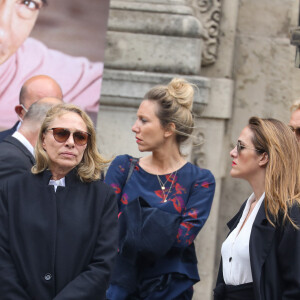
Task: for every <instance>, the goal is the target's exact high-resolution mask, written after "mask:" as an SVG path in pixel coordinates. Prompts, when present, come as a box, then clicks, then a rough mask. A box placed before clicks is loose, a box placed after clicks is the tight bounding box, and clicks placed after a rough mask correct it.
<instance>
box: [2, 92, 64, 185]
mask: <svg viewBox="0 0 300 300" xmlns="http://www.w3.org/2000/svg"><path fill="white" fill-rule="evenodd" d="M61 103H63V102H62V100H61V99H58V98H43V99H41V100H39V101H37V102H35V103H33V104H32V105H31V106H30V108H29V109H28V112H27V113H26V115H25V116H24V119H23V122H22V124H21V126H20V128H19V129H18V131H16V132H14V133H13V135H12V136H7V137H6V138H5V139H4V140H3V142H2V143H0V181H2V180H7V179H9V178H10V177H11V176H15V175H16V174H20V173H23V172H29V171H30V169H31V167H32V166H33V165H34V163H35V159H34V147H35V144H36V141H37V139H38V134H39V130H40V128H41V125H42V123H43V121H44V119H45V116H46V114H47V111H48V110H49V109H50V108H51V107H52V106H54V105H58V104H61Z"/></svg>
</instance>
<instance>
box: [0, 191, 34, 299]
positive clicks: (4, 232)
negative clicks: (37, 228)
mask: <svg viewBox="0 0 300 300" xmlns="http://www.w3.org/2000/svg"><path fill="white" fill-rule="evenodd" d="M8 233H9V225H8V205H7V201H6V197H5V193H4V191H3V188H0V282H1V284H0V295H1V296H0V298H1V299H14V300H32V298H31V297H30V296H29V295H28V293H27V292H26V291H25V289H24V288H23V286H22V284H21V281H20V278H19V275H18V273H17V270H16V267H15V264H14V262H13V259H12V257H11V254H10V248H9V236H8Z"/></svg>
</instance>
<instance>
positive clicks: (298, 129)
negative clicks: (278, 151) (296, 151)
mask: <svg viewBox="0 0 300 300" xmlns="http://www.w3.org/2000/svg"><path fill="white" fill-rule="evenodd" d="M290 110H291V118H290V122H289V126H290V127H291V129H292V130H293V131H294V133H295V135H296V138H297V140H298V142H299V143H300V100H296V101H295V102H294V103H293V105H292V106H291V108H290Z"/></svg>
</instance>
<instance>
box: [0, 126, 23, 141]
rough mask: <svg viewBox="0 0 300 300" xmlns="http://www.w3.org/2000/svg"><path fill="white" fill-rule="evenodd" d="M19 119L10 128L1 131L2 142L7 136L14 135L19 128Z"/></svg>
mask: <svg viewBox="0 0 300 300" xmlns="http://www.w3.org/2000/svg"><path fill="white" fill-rule="evenodd" d="M19 123H20V122H19V121H18V122H17V123H16V124H15V125H14V126H13V127H12V128H10V129H7V130H4V131H1V132H0V143H1V142H2V141H3V140H4V139H5V138H6V137H7V136H10V135H12V134H13V133H14V132H15V131H16V130H17V128H18V125H19Z"/></svg>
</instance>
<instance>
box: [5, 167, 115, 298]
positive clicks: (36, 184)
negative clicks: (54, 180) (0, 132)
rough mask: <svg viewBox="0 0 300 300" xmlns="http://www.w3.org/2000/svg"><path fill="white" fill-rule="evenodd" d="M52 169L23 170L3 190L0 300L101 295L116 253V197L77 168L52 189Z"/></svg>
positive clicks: (109, 188)
mask: <svg viewBox="0 0 300 300" xmlns="http://www.w3.org/2000/svg"><path fill="white" fill-rule="evenodd" d="M50 178H51V173H50V172H49V171H45V172H43V173H41V174H38V175H33V174H30V173H29V174H22V175H20V176H17V177H14V178H12V180H10V181H7V182H6V183H5V185H3V186H2V188H1V189H0V283H1V284H0V295H1V296H0V298H1V299H3V300H4V299H14V300H21V299H22V300H52V299H55V300H67V299H68V300H69V299H72V300H103V299H105V292H106V289H107V288H108V283H109V279H110V273H111V269H112V264H113V261H114V258H115V256H116V254H117V241H118V231H117V222H118V220H117V213H118V208H117V201H116V198H115V194H114V191H113V189H112V188H111V187H109V186H108V185H106V184H105V183H103V182H102V181H100V180H98V181H94V182H90V183H83V182H81V181H80V179H79V178H78V176H77V172H76V169H74V170H72V171H71V172H70V173H69V174H68V175H67V176H66V187H58V188H57V191H56V192H54V188H53V186H49V185H48V183H49V180H50Z"/></svg>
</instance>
